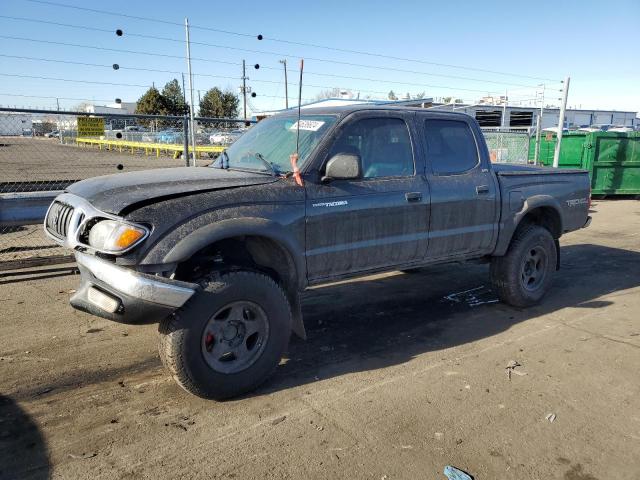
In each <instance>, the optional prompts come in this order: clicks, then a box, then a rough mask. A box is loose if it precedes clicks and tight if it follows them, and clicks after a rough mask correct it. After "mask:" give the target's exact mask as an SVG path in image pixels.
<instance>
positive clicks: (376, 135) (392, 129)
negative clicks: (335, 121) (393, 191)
mask: <svg viewBox="0 0 640 480" xmlns="http://www.w3.org/2000/svg"><path fill="white" fill-rule="evenodd" d="M338 153H350V154H354V155H359V156H360V162H361V164H362V172H363V175H362V176H363V177H364V178H378V177H407V176H412V175H413V174H414V166H413V149H412V148H411V138H410V137H409V129H408V127H407V124H406V123H405V122H404V120H401V119H399V118H365V119H362V120H356V121H354V122H352V123H350V124H349V125H347V127H346V128H344V129H343V130H342V133H341V134H340V136H339V137H338V138H337V140H336V143H335V144H334V145H333V147H332V148H331V151H330V152H329V158H331V157H332V156H334V155H336V154H338Z"/></svg>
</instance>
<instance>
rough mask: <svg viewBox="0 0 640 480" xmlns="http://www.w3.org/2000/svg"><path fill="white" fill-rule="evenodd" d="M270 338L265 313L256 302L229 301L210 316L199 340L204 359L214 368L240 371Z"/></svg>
mask: <svg viewBox="0 0 640 480" xmlns="http://www.w3.org/2000/svg"><path fill="white" fill-rule="evenodd" d="M268 338H269V322H268V319H267V314H266V313H265V311H264V310H263V309H262V307H260V306H259V305H258V304H256V303H253V302H249V301H246V300H243V301H238V302H232V303H229V304H227V305H225V306H224V307H222V308H220V309H219V310H218V311H217V312H216V313H215V314H213V315H212V316H211V318H209V321H208V322H207V324H206V325H205V328H204V330H203V333H202V339H201V350H202V356H203V357H204V360H205V361H206V362H207V364H208V365H209V367H211V368H212V369H213V370H214V371H216V372H219V373H224V374H233V373H238V372H241V371H243V370H245V369H247V368H249V367H250V366H251V365H253V364H254V363H255V362H256V361H257V360H258V358H259V357H260V355H261V354H262V352H263V351H264V348H265V346H266V343H267V339H268Z"/></svg>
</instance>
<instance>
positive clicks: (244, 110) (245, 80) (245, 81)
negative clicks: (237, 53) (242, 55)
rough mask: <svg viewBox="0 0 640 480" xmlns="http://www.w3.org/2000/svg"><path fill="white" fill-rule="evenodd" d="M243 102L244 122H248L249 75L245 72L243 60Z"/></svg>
mask: <svg viewBox="0 0 640 480" xmlns="http://www.w3.org/2000/svg"><path fill="white" fill-rule="evenodd" d="M242 102H243V105H244V107H243V112H244V121H245V122H246V121H247V74H246V70H245V62H244V60H242Z"/></svg>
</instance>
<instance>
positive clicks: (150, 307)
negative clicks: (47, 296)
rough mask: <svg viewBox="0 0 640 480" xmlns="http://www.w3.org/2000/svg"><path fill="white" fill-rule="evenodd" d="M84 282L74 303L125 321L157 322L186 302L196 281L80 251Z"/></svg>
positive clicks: (78, 257) (94, 312)
mask: <svg viewBox="0 0 640 480" xmlns="http://www.w3.org/2000/svg"><path fill="white" fill-rule="evenodd" d="M75 255H76V261H77V263H78V269H79V270H80V274H81V279H82V283H81V285H80V287H79V288H78V290H77V291H76V293H75V294H74V295H73V296H72V297H71V300H70V303H71V305H72V306H73V307H74V308H76V309H78V310H82V311H83V312H88V313H91V314H93V315H97V316H99V317H103V318H107V319H109V320H114V321H117V322H123V323H152V322H157V321H159V320H161V319H163V318H165V317H166V316H167V315H169V314H171V313H172V312H174V311H175V310H176V309H178V308H180V307H181V306H182V305H184V304H185V302H186V301H187V300H189V299H190V298H191V296H192V295H193V294H194V293H195V292H196V290H197V288H198V287H197V285H195V284H193V283H187V282H181V281H177V280H171V279H169V278H164V277H158V276H154V275H149V274H146V273H141V272H136V271H134V270H130V269H128V268H123V267H120V266H118V265H115V264H114V263H112V262H109V261H107V260H104V259H101V258H99V257H96V256H93V255H88V254H85V253H80V252H76V253H75Z"/></svg>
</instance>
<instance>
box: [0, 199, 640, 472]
mask: <svg viewBox="0 0 640 480" xmlns="http://www.w3.org/2000/svg"><path fill="white" fill-rule="evenodd" d="M593 210H594V214H593V215H594V221H593V224H592V226H591V227H590V228H589V229H587V230H582V231H579V232H575V233H572V234H570V235H567V236H566V237H564V238H563V239H562V245H563V248H562V255H563V269H562V270H561V271H560V272H559V274H558V275H557V277H556V281H555V283H554V286H553V291H552V292H551V293H550V295H549V296H548V297H547V298H546V299H545V301H544V302H543V303H542V304H541V305H539V306H537V307H534V308H530V309H527V310H518V309H514V308H511V307H508V306H506V305H503V304H500V303H495V302H494V303H492V302H491V301H492V300H494V298H495V297H494V296H493V294H492V293H491V291H489V290H488V289H487V288H486V285H487V267H486V266H478V265H475V266H469V265H466V266H465V265H461V266H455V267H451V266H447V267H437V268H431V269H428V270H424V271H423V272H421V273H418V274H402V273H392V274H388V275H378V276H372V277H368V278H365V279H360V280H357V281H351V282H344V283H340V284H336V285H331V286H327V287H323V288H318V289H314V290H312V291H309V292H307V293H306V294H305V297H304V313H305V317H306V323H307V326H308V333H309V340H308V341H307V342H302V341H299V340H295V339H294V340H293V341H292V343H291V346H290V349H289V353H288V355H287V358H286V359H284V360H283V362H282V364H281V365H280V367H279V368H278V370H277V373H276V375H275V377H273V378H272V379H271V380H270V381H269V382H268V383H267V384H266V385H264V386H263V387H262V388H261V389H260V390H259V391H257V392H255V393H254V394H252V395H249V396H247V397H245V398H240V399H237V400H233V401H228V402H224V403H216V402H212V401H204V400H201V399H198V398H195V397H193V396H190V395H188V394H187V393H185V392H183V391H182V390H181V389H180V388H179V387H177V386H176V384H174V383H173V381H172V380H170V379H169V378H167V376H166V375H165V373H164V371H163V369H162V367H161V365H160V363H159V360H158V358H157V355H156V327H155V326H154V325H148V326H141V327H132V326H125V325H118V324H114V323H110V322H108V321H103V320H100V319H98V318H93V317H91V316H89V315H85V314H82V313H79V312H75V311H74V310H72V309H71V308H70V307H69V306H68V304H67V297H68V296H69V294H68V292H69V290H71V289H73V288H74V287H75V285H76V282H77V278H76V277H75V276H74V275H68V274H67V273H66V272H65V271H64V270H62V271H55V270H51V271H49V272H45V273H41V274H40V276H41V277H42V278H38V279H36V278H31V277H29V276H26V277H23V276H15V275H14V276H8V275H4V274H3V275H4V276H3V277H2V278H0V283H1V284H2V285H0V305H1V306H2V327H3V332H2V336H0V357H1V359H0V392H1V398H0V470H1V471H0V477H1V478H3V479H4V478H48V477H53V478H92V479H102V478H132V479H133V478H136V479H138V478H150V479H157V478H237V479H247V478H296V479H297V478H322V479H326V478H371V479H389V480H391V479H417V478H420V479H441V478H444V476H443V475H442V470H443V468H444V466H445V465H448V464H451V465H455V466H457V467H459V468H462V469H464V470H466V471H468V472H470V473H471V474H473V475H474V476H475V478H476V479H566V480H596V479H599V480H611V479H614V478H616V479H637V478H640V375H639V373H638V372H640V315H638V311H640V202H638V201H633V200H627V201H601V202H597V203H596V204H595V205H594V207H593ZM27 279H28V280H27ZM16 280H21V281H16ZM478 287H482V288H480V289H478V290H473V291H470V292H467V293H462V294H458V295H454V296H451V294H455V293H458V292H463V291H466V290H471V289H476V288H478ZM447 296H449V298H445V297H447ZM512 360H515V361H517V362H519V363H520V364H521V366H520V367H517V368H516V369H515V371H514V373H513V374H512V375H511V379H509V377H508V376H507V371H506V370H505V367H506V366H507V364H509V362H510V361H512ZM524 373H526V375H523V374H524ZM548 414H555V415H556V417H555V421H553V422H550V421H549V420H547V419H546V418H545V417H547V415H548Z"/></svg>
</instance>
